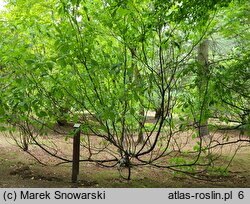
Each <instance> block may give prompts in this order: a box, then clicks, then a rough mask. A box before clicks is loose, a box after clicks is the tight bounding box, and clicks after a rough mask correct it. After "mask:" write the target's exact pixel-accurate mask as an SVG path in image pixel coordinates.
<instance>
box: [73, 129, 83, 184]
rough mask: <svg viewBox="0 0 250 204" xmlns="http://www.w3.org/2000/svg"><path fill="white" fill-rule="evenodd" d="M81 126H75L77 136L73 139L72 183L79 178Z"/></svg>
mask: <svg viewBox="0 0 250 204" xmlns="http://www.w3.org/2000/svg"><path fill="white" fill-rule="evenodd" d="M80 126H81V125H80V124H75V125H74V128H75V135H74V138H73V164H72V179H71V181H72V183H76V182H77V176H78V174H79V160H80V134H81V130H80Z"/></svg>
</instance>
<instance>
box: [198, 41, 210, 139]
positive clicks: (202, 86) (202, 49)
mask: <svg viewBox="0 0 250 204" xmlns="http://www.w3.org/2000/svg"><path fill="white" fill-rule="evenodd" d="M208 46H209V41H208V40H207V39H205V40H204V41H203V42H201V43H200V45H199V47H198V57H197V59H198V63H199V65H200V69H199V70H200V71H199V72H198V74H199V76H198V77H199V78H200V80H199V82H200V83H199V87H198V91H199V100H200V104H201V106H200V109H201V112H200V119H199V121H198V123H199V124H198V128H199V135H200V136H206V135H209V130H208V118H207V117H206V112H207V111H208V100H207V99H206V98H207V88H208V87H207V86H208V75H209V66H208Z"/></svg>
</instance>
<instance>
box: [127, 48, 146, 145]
mask: <svg viewBox="0 0 250 204" xmlns="http://www.w3.org/2000/svg"><path fill="white" fill-rule="evenodd" d="M130 52H131V57H132V64H131V67H132V68H133V70H134V74H133V75H134V79H132V80H134V81H135V82H136V81H140V80H142V77H141V75H140V72H139V69H138V67H137V65H136V63H135V59H136V48H131V49H130ZM144 114H145V113H144V107H143V106H141V107H140V110H139V115H140V117H141V119H140V120H139V122H138V126H139V133H138V138H137V143H138V144H139V143H142V142H143V131H142V129H143V127H144V124H145V119H144Z"/></svg>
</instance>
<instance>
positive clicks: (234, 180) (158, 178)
mask: <svg viewBox="0 0 250 204" xmlns="http://www.w3.org/2000/svg"><path fill="white" fill-rule="evenodd" d="M217 134H219V133H217ZM63 141H64V138H61V139H60V138H58V137H56V138H55V142H57V144H60V142H61V143H62V148H64V149H65V148H68V150H69V152H70V150H71V144H70V142H69V143H68V144H67V142H64V143H63ZM34 148H36V147H34ZM227 148H228V147H227ZM231 148H233V147H231ZM249 150H250V146H249V145H245V146H244V147H242V148H241V149H240V150H239V152H238V154H237V156H236V157H235V159H234V161H233V162H232V164H231V166H230V168H229V174H228V175H224V176H223V175H220V176H218V175H214V176H213V175H211V176H208V177H207V178H203V179H204V180H198V179H194V178H191V177H188V176H184V175H173V173H172V172H169V171H168V170H166V169H159V168H153V167H150V166H148V167H143V168H142V167H136V168H133V169H132V180H131V181H126V180H124V179H122V178H121V177H120V175H119V172H118V171H117V169H116V168H104V167H100V166H98V165H96V164H93V163H87V162H84V163H81V165H80V175H79V179H78V180H79V182H78V183H77V184H72V183H71V163H67V164H63V165H59V166H54V165H51V164H53V162H54V161H53V159H52V158H51V157H49V156H48V155H47V154H46V153H45V152H43V151H41V150H39V149H37V150H36V151H38V152H37V154H38V155H39V157H40V158H42V159H43V161H46V162H47V163H49V164H50V165H47V166H44V165H41V164H39V163H37V161H36V160H34V158H33V157H31V156H30V155H29V154H27V153H26V152H24V151H22V150H21V149H20V148H18V147H16V146H15V145H14V144H13V142H11V140H9V139H7V140H6V138H5V137H4V135H3V134H0V187H1V188H8V187H17V188H19V187H20V188H24V187H25V188H27V187H41V188H60V187H66V188H70V187H84V188H89V187H93V188H95V187H148V188H151V187H155V188H160V187H161V188H162V187H167V188H173V187H180V188H182V187H248V188H249V187H250V159H249V158H250V151H249ZM226 152H228V151H226ZM67 156H68V157H70V156H71V155H70V154H69V155H67ZM229 156H230V155H228V154H225V155H223V159H224V160H227V159H229Z"/></svg>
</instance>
